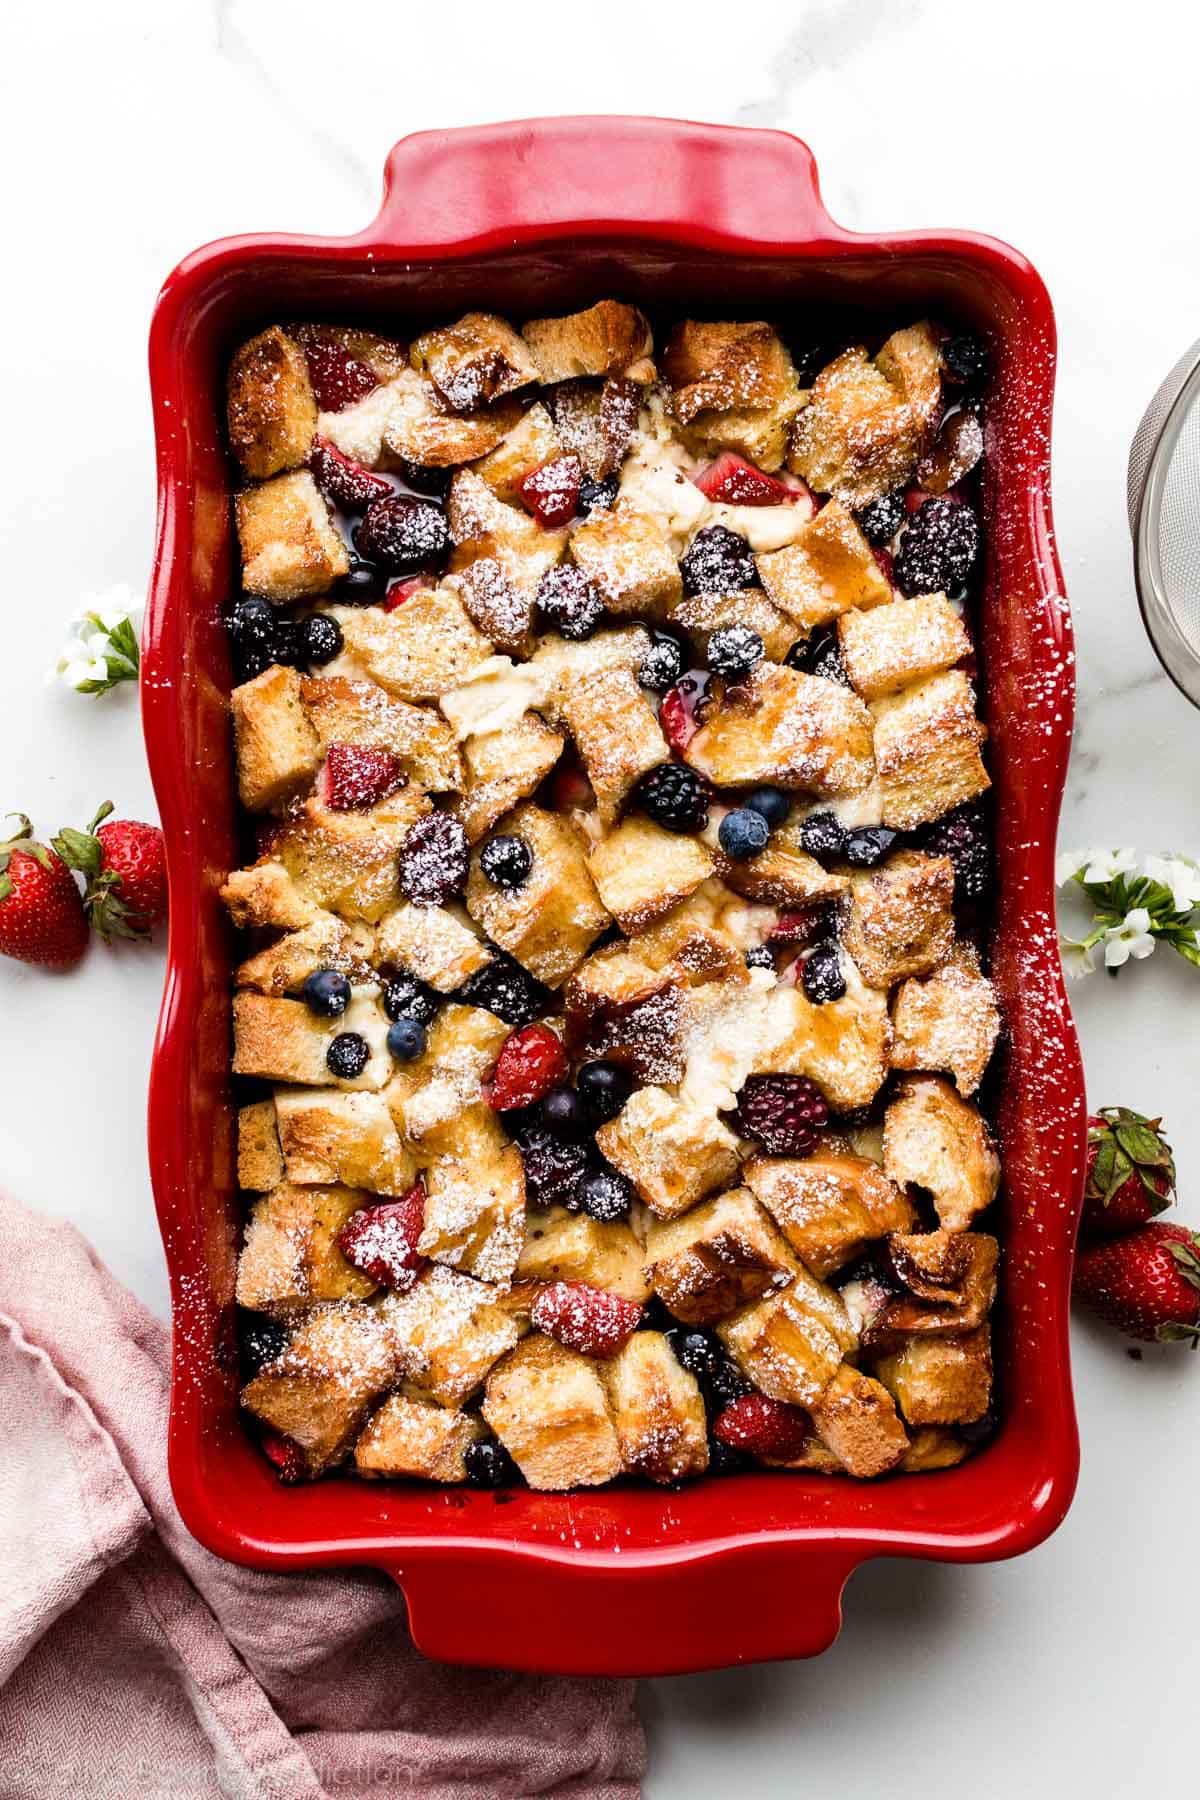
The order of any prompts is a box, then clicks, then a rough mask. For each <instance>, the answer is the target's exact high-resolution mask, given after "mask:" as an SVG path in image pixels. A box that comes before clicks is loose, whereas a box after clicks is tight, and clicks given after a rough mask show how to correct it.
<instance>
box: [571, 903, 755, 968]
mask: <svg viewBox="0 0 1200 1800" xmlns="http://www.w3.org/2000/svg"><path fill="white" fill-rule="evenodd" d="M714 885H716V884H712V883H707V882H706V883H705V885H704V886H703V887H702V888H698V889H697V891H696V892H695V893H694V894H693V895H692V896H691V898H690V899H688V900H684V901H683V902H681V904H680V905H679V906H676V907H674V908H673V909H672V911H671V912H669V913H667V915H666V917H665V918H662V919H659V920H658V922H657V923H656V924H654V925H650V926H648V927H647V929H646V930H645V931H640V932H638V934H637V937H636V940H635V942H634V945H633V948H634V949H635V950H636V953H637V955H638V957H639V958H640V959H641V961H642V962H643V963H644V964H645V966H646V967H647V968H649V969H652V970H655V971H660V972H664V971H665V972H666V973H667V974H668V975H669V976H670V978H671V979H673V980H675V981H678V982H679V983H680V984H681V985H683V986H687V987H691V986H695V985H696V984H698V983H700V982H705V981H720V980H724V979H726V978H735V979H736V977H737V976H738V975H739V974H740V973H741V972H742V971H743V970H744V969H745V966H746V965H745V951H746V948H748V945H743V944H742V943H741V942H740V941H739V938H738V937H737V935H736V934H735V933H733V932H731V931H728V930H726V929H725V927H724V925H723V923H722V909H721V908H720V907H719V906H714V905H712V904H710V894H709V890H710V888H711V887H712V886H714ZM727 910H728V909H726V911H727ZM743 910H745V911H748V910H749V909H748V908H747V909H743ZM751 941H753V940H751ZM585 966H586V965H585Z"/></svg>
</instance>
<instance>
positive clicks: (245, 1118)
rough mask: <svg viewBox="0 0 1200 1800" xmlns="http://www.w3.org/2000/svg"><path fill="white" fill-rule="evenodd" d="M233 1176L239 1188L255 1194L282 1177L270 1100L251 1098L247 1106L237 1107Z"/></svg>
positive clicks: (273, 1105)
mask: <svg viewBox="0 0 1200 1800" xmlns="http://www.w3.org/2000/svg"><path fill="white" fill-rule="evenodd" d="M237 1176H238V1186H239V1187H240V1188H245V1189H246V1190H247V1191H248V1192H250V1193H259V1194H265V1193H268V1192H269V1191H270V1189H271V1188H274V1187H278V1186H279V1184H280V1182H281V1181H282V1180H283V1157H282V1155H281V1153H280V1149H279V1132H278V1130H277V1129H276V1125H275V1102H274V1101H273V1100H252V1101H251V1102H250V1104H249V1106H239V1107H238V1119H237Z"/></svg>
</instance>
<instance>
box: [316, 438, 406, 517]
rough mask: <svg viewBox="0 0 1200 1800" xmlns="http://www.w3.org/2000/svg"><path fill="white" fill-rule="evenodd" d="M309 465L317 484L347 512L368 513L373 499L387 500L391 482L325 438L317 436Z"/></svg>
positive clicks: (390, 490)
mask: <svg viewBox="0 0 1200 1800" xmlns="http://www.w3.org/2000/svg"><path fill="white" fill-rule="evenodd" d="M308 466H309V468H310V469H311V471H312V473H313V477H314V479H315V481H316V484H317V486H318V487H319V488H320V490H321V492H322V493H323V494H325V495H326V497H327V498H328V499H330V500H332V501H333V504H334V505H335V506H340V507H341V509H342V511H343V512H365V511H366V509H367V507H368V506H370V504H371V502H372V501H373V500H386V499H387V497H388V495H389V494H390V493H391V492H392V486H391V483H390V482H388V481H385V480H384V478H383V476H382V475H375V474H373V473H372V471H371V470H370V469H364V467H363V465H362V464H361V463H357V462H355V461H354V459H353V458H352V457H349V456H343V455H342V452H341V451H340V450H339V449H337V447H336V446H335V445H334V444H331V443H329V442H328V441H327V440H326V439H325V438H314V439H313V447H312V449H311V450H310V451H309V453H308Z"/></svg>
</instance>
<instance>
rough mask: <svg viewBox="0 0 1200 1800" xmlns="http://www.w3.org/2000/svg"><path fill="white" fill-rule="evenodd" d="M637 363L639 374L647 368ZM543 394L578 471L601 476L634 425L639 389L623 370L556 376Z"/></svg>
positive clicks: (614, 463)
mask: <svg viewBox="0 0 1200 1800" xmlns="http://www.w3.org/2000/svg"><path fill="white" fill-rule="evenodd" d="M646 372H647V371H645V370H644V369H643V368H641V367H639V368H638V374H639V377H640V376H641V375H642V374H643V373H646ZM547 399H548V401H549V405H550V411H551V413H552V414H553V417H554V428H555V430H556V431H557V432H558V435H559V437H560V438H561V440H562V446H563V449H564V450H566V451H568V452H569V453H570V454H571V455H572V456H577V457H578V458H579V460H580V462H581V463H582V465H583V472H584V474H585V475H587V476H590V477H591V479H592V480H593V481H603V480H604V478H605V476H606V475H610V474H611V473H612V471H613V470H614V469H615V468H616V467H617V465H618V464H619V463H620V461H621V458H622V457H623V456H624V454H625V452H626V450H628V448H629V443H630V440H631V438H632V437H633V434H634V432H635V430H636V429H637V422H638V413H639V411H640V409H641V404H642V390H641V388H640V387H639V386H638V385H637V383H636V382H635V381H632V380H630V379H629V378H628V377H627V376H624V375H610V376H609V377H608V378H607V380H605V381H604V383H603V385H601V383H599V382H596V381H587V380H581V381H560V382H559V383H558V384H557V385H556V386H555V387H553V388H552V389H551V390H550V392H549V394H548V395H547Z"/></svg>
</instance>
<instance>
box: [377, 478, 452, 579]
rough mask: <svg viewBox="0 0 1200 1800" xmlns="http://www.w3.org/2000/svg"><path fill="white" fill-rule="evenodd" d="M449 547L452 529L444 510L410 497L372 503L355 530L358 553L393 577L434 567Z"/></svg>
mask: <svg viewBox="0 0 1200 1800" xmlns="http://www.w3.org/2000/svg"><path fill="white" fill-rule="evenodd" d="M449 547H450V528H449V526H448V525H447V523H446V515H445V513H444V512H443V511H442V509H441V507H440V506H436V505H435V504H434V502H433V501H432V500H414V499H413V498H412V496H411V495H409V494H392V495H390V496H389V497H388V498H387V499H386V500H376V501H373V502H372V504H371V505H370V506H368V508H367V510H366V512H365V513H364V514H363V517H362V518H361V520H360V521H359V523H358V525H357V526H356V527H355V530H354V548H355V549H356V550H357V551H358V554H359V555H360V556H362V557H365V558H366V560H367V561H368V562H372V563H378V564H379V565H380V566H381V567H382V568H385V569H388V570H389V571H390V572H391V573H392V574H393V575H415V574H416V572H417V570H418V569H428V568H430V567H434V566H436V565H437V564H438V563H440V562H441V559H442V557H443V556H444V555H445V553H446V551H447V550H448V549H449Z"/></svg>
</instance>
